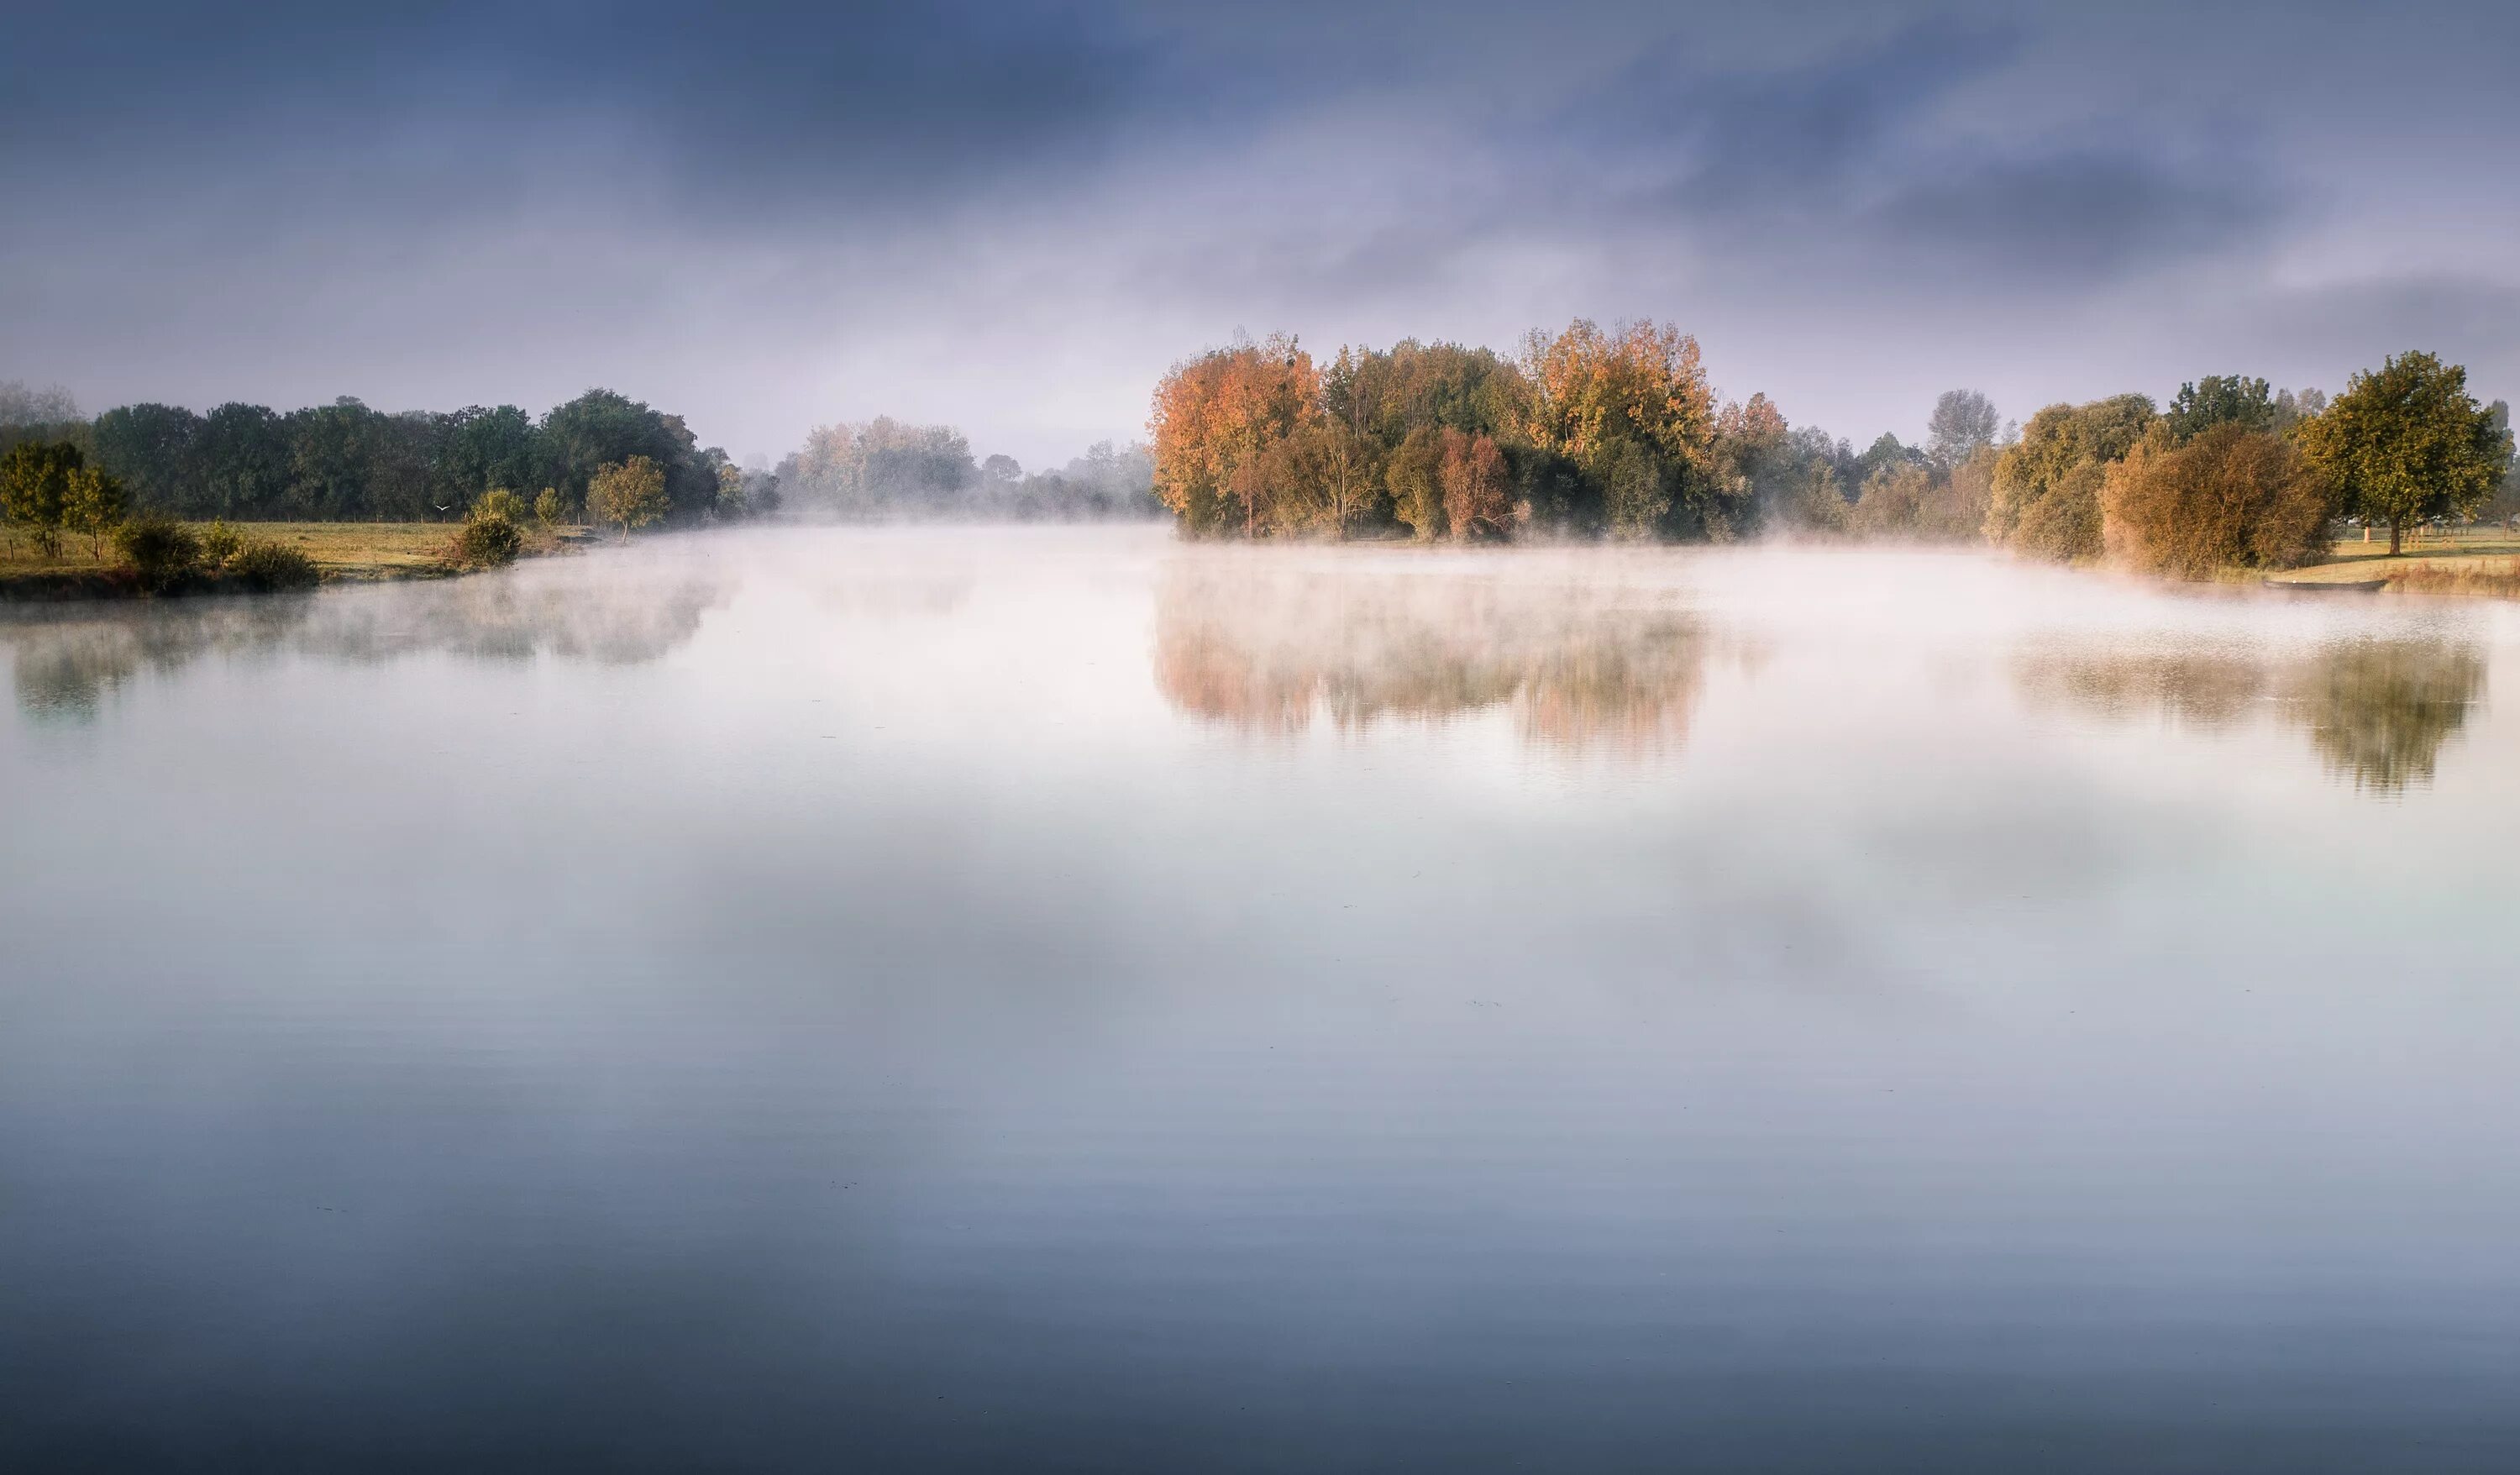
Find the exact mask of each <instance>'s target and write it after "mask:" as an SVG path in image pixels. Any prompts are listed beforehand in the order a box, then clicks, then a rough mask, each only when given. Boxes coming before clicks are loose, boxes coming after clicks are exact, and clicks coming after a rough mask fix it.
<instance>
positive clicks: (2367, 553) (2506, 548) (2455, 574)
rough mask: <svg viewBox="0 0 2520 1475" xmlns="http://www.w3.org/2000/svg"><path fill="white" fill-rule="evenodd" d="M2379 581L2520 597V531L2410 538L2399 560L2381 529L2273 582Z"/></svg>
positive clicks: (2410, 589) (2415, 590)
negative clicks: (2364, 541)
mask: <svg viewBox="0 0 2520 1475" xmlns="http://www.w3.org/2000/svg"><path fill="white" fill-rule="evenodd" d="M2374 580H2386V581H2387V583H2388V587H2389V588H2390V589H2391V590H2394V591H2403V592H2405V593H2408V594H2481V595H2499V596H2502V597H2504V598H2511V597H2514V596H2520V534H2513V533H2511V532H2508V531H2506V530H2504V529H2503V528H2502V527H2501V526H2499V525H2498V524H2480V525H2478V526H2475V527H2462V528H2454V529H2452V530H2451V531H2449V532H2448V533H2444V534H2435V535H2428V536H2426V537H2424V538H2422V539H2420V540H2418V539H2416V538H2413V537H2412V536H2409V537H2408V540H2407V545H2406V551H2405V552H2404V553H2402V554H2400V555H2399V556H2398V557H2397V558H2394V559H2393V558H2390V557H2389V543H2388V535H2387V534H2386V533H2379V534H2375V535H2374V536H2373V538H2372V540H2371V541H2370V542H2368V543H2363V542H2361V541H2347V542H2343V543H2339V544H2337V545H2336V549H2335V552H2334V554H2333V556H2331V557H2330V558H2329V559H2327V560H2326V561H2325V562H2322V563H2314V564H2312V565H2311V566H2309V567H2307V568H2295V569H2291V570H2289V571H2287V572H2284V573H2279V574H2276V575H2274V576H2273V577H2272V578H2271V579H2269V580H2268V582H2269V583H2272V584H2367V583H2370V582H2372V581H2374Z"/></svg>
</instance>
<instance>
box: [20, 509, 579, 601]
mask: <svg viewBox="0 0 2520 1475" xmlns="http://www.w3.org/2000/svg"><path fill="white" fill-rule="evenodd" d="M184 525H185V526H187V527H189V528H191V529H192V531H193V532H194V533H195V534H196V535H201V534H203V533H206V532H207V531H208V529H209V527H210V525H211V524H209V523H206V522H193V523H186V524H184ZM229 529H230V530H231V531H232V532H233V533H234V534H236V535H238V536H239V537H241V538H242V539H244V540H248V541H251V542H256V543H274V544H278V545H279V546H280V547H282V548H284V549H287V550H289V551H291V552H293V553H295V554H299V555H302V556H303V557H304V558H305V559H306V560H307V561H308V562H309V563H311V564H313V565H314V568H315V572H316V575H317V577H319V578H320V579H322V580H324V581H326V582H328V583H330V582H337V581H349V582H369V581H378V580H384V579H427V578H440V577H443V576H445V575H447V574H450V573H453V572H455V570H454V569H453V568H451V567H450V566H449V565H448V563H447V560H446V549H447V541H448V539H449V538H450V537H452V536H453V535H454V533H455V532H456V525H455V524H453V523H448V522H238V523H231V524H229ZM574 531H575V529H569V528H562V529H559V530H556V531H555V532H552V533H544V532H539V531H536V532H527V533H526V534H525V535H524V538H523V540H522V541H523V546H522V548H521V549H520V550H519V552H520V553H522V554H523V555H525V556H528V557H530V556H533V555H536V554H546V553H551V552H553V551H555V550H556V549H558V548H560V547H561V546H562V545H563V544H565V543H566V542H568V541H569V536H570V534H571V533H573V532H574ZM122 566H123V560H122V559H121V557H120V556H119V555H118V554H117V553H116V552H115V551H114V550H113V549H112V546H111V545H109V546H108V547H107V549H106V552H105V556H104V557H103V558H102V559H100V558H97V557H96V556H95V555H93V554H91V553H90V552H89V551H88V547H87V543H86V541H85V540H84V539H79V538H71V539H66V540H64V542H63V545H62V556H61V557H60V558H58V559H46V558H44V557H43V556H42V555H41V554H39V553H37V552H36V551H35V546H34V543H33V542H32V540H30V539H28V538H26V537H25V536H23V535H18V536H15V537H11V536H8V535H6V534H0V587H5V586H9V585H13V584H14V585H19V586H21V587H22V588H24V589H26V590H29V591H35V590H42V589H46V588H58V589H59V590H60V591H62V592H65V593H70V592H97V593H110V592H112V587H113V586H114V585H115V583H116V580H117V575H118V572H119V570H120V569H121V568H122Z"/></svg>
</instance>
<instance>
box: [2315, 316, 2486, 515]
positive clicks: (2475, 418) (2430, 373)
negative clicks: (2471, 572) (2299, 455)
mask: <svg viewBox="0 0 2520 1475" xmlns="http://www.w3.org/2000/svg"><path fill="white" fill-rule="evenodd" d="M2297 434H2298V436H2299V438H2300V441H2301V448H2302V450H2303V451H2304V452H2305V453H2306V454H2307V455H2308V456H2309V457H2310V460H2311V462H2312V464H2313V465H2315V466H2317V467H2318V469H2320V470H2321V471H2323V472H2324V473H2325V474H2326V475H2327V477H2328V478H2329V480H2330V481H2331V482H2332V483H2333V485H2334V486H2335V488H2336V490H2337V493H2338V495H2339V497H2340V498H2341V500H2342V503H2343V505H2344V507H2345V509H2346V510H2347V511H2348V512H2351V513H2353V514H2357V515H2359V516H2361V517H2363V518H2364V519H2365V520H2366V521H2371V522H2386V523H2387V524H2388V525H2389V552H2390V554H2391V555H2392V556H2395V555H2396V554H2397V553H2398V552H2399V551H2400V550H2401V548H2402V546H2403V541H2402V540H2403V538H2404V536H2405V530H2406V524H2407V523H2408V522H2410V521H2413V520H2415V519H2416V518H2419V517H2429V516H2436V515H2441V514H2467V513H2471V512H2473V511H2475V510H2476V509H2477V508H2479V507H2481V506H2483V505H2484V504H2485V501H2486V499H2488V498H2490V497H2492V496H2493V495H2494V491H2495V488H2496V487H2497V486H2498V485H2499V484H2500V482H2501V480H2502V477H2503V475H2504V473H2505V472H2506V471H2507V470H2508V469H2509V468H2510V464H2511V432H2510V430H2509V428H2508V427H2506V426H2498V425H2496V423H2495V418H2494V416H2493V415H2492V414H2491V413H2489V412H2488V411H2487V410H2486V409H2485V407H2483V406H2481V405H2479V404H2478V403H2477V402H2476V400H2475V398H2474V396H2472V395H2470V394H2469V393H2468V392H2467V370H2466V369H2465V368H2463V367H2462V366H2459V365H2456V364H2444V363H2443V362H2442V361H2441V360H2440V359H2438V358H2435V357H2434V356H2433V355H2431V354H2429V353H2423V352H2410V353H2404V354H2400V355H2398V356H2397V357H2395V358H2392V359H2389V360H2388V361H2386V362H2385V363H2384V364H2383V365H2382V366H2381V367H2380V369H2379V370H2378V371H2377V372H2374V373H2368V374H2357V375H2355V376H2354V378H2353V379H2352V380H2351V381H2349V382H2348V383H2347V385H2346V388H2345V392H2344V393H2342V394H2340V395H2338V396H2336V398H2335V400H2334V401H2333V402H2331V403H2330V404H2329V405H2328V407H2327V409H2326V410H2325V411H2324V412H2323V413H2321V414H2320V415H2318V417H2316V418H2315V419H2312V420H2308V421H2305V422H2303V424H2302V425H2301V427H2300V429H2299V430H2298V432H2297Z"/></svg>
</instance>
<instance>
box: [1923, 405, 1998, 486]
mask: <svg viewBox="0 0 2520 1475" xmlns="http://www.w3.org/2000/svg"><path fill="white" fill-rule="evenodd" d="M1998 423H1999V421H1998V418H1997V416H1996V413H1995V402H1994V401H1993V400H1990V399H1988V398H1987V397H1986V396H1985V395H1983V394H1980V393H1978V392H1977V391H1976V390H1974V389H1946V390H1944V391H1943V393H1942V397H1941V398H1939V399H1937V400H1935V401H1934V413H1933V415H1932V417H1931V418H1929V419H1928V420H1926V422H1925V457H1926V459H1927V460H1929V461H1931V462H1933V464H1934V465H1936V466H1938V467H1940V468H1942V469H1944V470H1947V471H1948V470H1950V469H1952V468H1953V467H1956V466H1958V465H1959V464H1960V463H1961V462H1963V461H1966V460H1968V459H1969V458H1970V457H1971V456H1974V455H1976V454H1977V451H1978V448H1979V447H1981V446H1989V445H1993V444H1994V443H1995V427H1996V425H1998Z"/></svg>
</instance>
